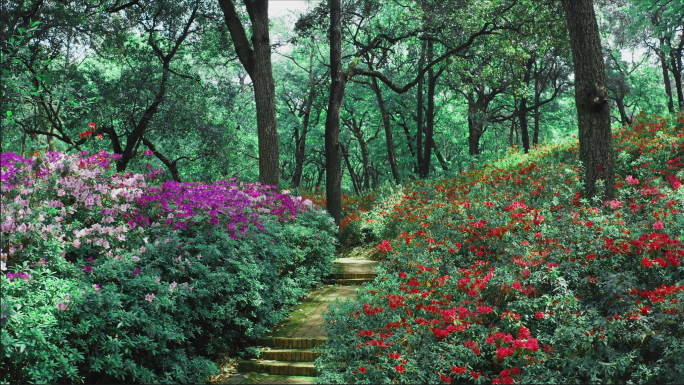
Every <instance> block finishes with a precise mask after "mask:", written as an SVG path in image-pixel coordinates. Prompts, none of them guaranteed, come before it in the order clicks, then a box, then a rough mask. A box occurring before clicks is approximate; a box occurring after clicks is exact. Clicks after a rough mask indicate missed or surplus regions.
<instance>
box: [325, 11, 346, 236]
mask: <svg viewBox="0 0 684 385" xmlns="http://www.w3.org/2000/svg"><path fill="white" fill-rule="evenodd" d="M330 72H331V77H332V82H331V83H330V99H329V102H328V115H327V116H326V119H325V169H326V172H325V194H326V199H327V209H328V212H329V213H330V215H331V216H332V217H333V218H334V219H335V223H337V224H338V225H339V224H340V222H341V221H342V173H341V172H342V170H341V168H340V166H341V152H340V150H341V149H340V114H341V112H342V99H344V88H345V86H346V84H347V76H346V74H345V73H344V71H343V70H342V4H341V0H330Z"/></svg>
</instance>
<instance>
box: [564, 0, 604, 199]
mask: <svg viewBox="0 0 684 385" xmlns="http://www.w3.org/2000/svg"><path fill="white" fill-rule="evenodd" d="M563 8H564V9H565V16H566V20H567V25H568V31H569V33H570V44H571V46H572V61H573V64H574V69H575V103H576V104H577V121H578V123H579V145H580V158H581V160H582V162H583V164H584V169H585V174H584V183H585V184H584V185H585V196H586V198H587V199H591V198H593V197H594V196H595V195H596V194H597V190H596V182H597V180H599V179H602V180H603V181H604V182H605V192H604V196H603V197H602V198H603V200H604V201H606V200H612V199H613V198H614V197H615V169H614V162H613V136H612V133H611V130H610V106H609V105H608V93H607V84H606V70H605V67H604V64H603V54H602V52H601V38H600V35H599V29H598V24H597V23H596V15H595V14H594V3H593V1H592V0H563Z"/></svg>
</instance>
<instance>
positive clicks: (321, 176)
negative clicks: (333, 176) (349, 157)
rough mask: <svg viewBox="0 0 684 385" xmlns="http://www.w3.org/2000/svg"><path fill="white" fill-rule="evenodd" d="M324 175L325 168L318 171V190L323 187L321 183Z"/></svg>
mask: <svg viewBox="0 0 684 385" xmlns="http://www.w3.org/2000/svg"><path fill="white" fill-rule="evenodd" d="M323 175H325V166H323V167H321V168H320V169H319V170H318V179H316V189H318V188H319V187H321V182H322V181H323Z"/></svg>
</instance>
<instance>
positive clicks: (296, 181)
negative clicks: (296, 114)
mask: <svg viewBox="0 0 684 385" xmlns="http://www.w3.org/2000/svg"><path fill="white" fill-rule="evenodd" d="M311 59H312V60H313V55H312V56H311ZM312 64H313V63H312ZM309 87H311V88H310V89H309V95H308V96H307V99H306V105H305V107H304V124H303V127H302V136H301V137H300V138H297V149H296V150H295V171H294V175H293V176H292V187H294V188H299V185H300V183H301V179H302V170H303V169H304V159H305V158H306V134H307V132H308V131H309V119H310V117H311V105H312V104H313V100H314V96H315V92H314V89H313V87H314V85H313V66H312V67H311V71H310V72H309Z"/></svg>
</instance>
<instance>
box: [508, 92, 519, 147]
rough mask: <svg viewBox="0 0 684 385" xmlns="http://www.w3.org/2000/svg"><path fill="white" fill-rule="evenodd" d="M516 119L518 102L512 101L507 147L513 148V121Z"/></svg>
mask: <svg viewBox="0 0 684 385" xmlns="http://www.w3.org/2000/svg"><path fill="white" fill-rule="evenodd" d="M517 117H518V101H517V100H516V99H513V116H512V117H511V132H510V134H509V135H508V146H509V147H513V131H515V120H516V118H517Z"/></svg>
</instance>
